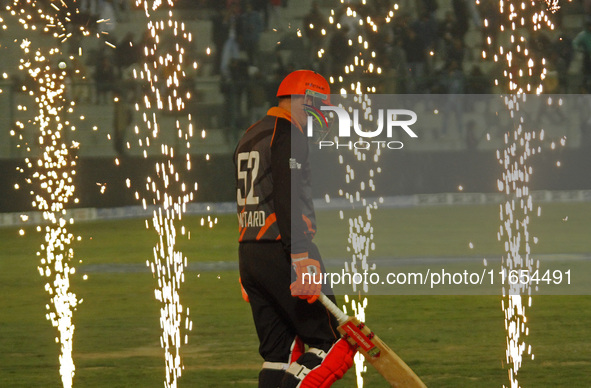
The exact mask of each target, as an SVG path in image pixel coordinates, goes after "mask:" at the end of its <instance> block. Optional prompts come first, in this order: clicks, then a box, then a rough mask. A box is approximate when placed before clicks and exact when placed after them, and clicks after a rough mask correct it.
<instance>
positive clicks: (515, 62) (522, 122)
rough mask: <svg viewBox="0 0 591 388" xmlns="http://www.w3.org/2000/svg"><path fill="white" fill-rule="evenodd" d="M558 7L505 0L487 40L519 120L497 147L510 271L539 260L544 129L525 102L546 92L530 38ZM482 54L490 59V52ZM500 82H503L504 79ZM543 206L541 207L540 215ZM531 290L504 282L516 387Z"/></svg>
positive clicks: (550, 1) (541, 61) (526, 350)
mask: <svg viewBox="0 0 591 388" xmlns="http://www.w3.org/2000/svg"><path fill="white" fill-rule="evenodd" d="M558 8H559V5H558V1H557V0H547V1H546V2H544V1H539V0H538V1H531V0H530V1H521V0H499V8H498V10H499V13H500V15H501V19H500V24H499V26H498V28H499V32H500V34H499V36H498V38H497V39H493V37H487V43H488V45H489V46H490V47H491V48H492V49H493V50H492V52H493V59H494V61H495V62H499V61H502V60H504V61H505V65H506V66H505V68H504V70H503V77H504V79H505V81H506V82H507V88H506V89H505V88H504V87H502V86H501V88H502V89H503V90H506V91H507V92H508V93H509V94H507V95H505V96H504V102H505V105H506V107H507V109H508V110H509V113H510V115H511V119H512V120H513V123H514V129H513V130H512V131H509V132H507V133H505V136H504V143H505V146H504V149H501V150H497V159H498V161H499V164H501V165H502V166H503V168H504V172H503V174H502V177H501V178H500V179H498V182H497V185H498V189H499V191H500V192H503V193H505V194H506V196H507V200H506V202H505V203H504V204H503V205H501V206H500V209H499V210H500V211H499V218H500V221H501V225H500V227H499V231H498V233H497V238H498V240H499V241H502V242H504V246H505V256H504V257H503V271H506V272H507V271H511V270H522V269H523V270H529V271H531V270H532V269H534V268H535V267H536V265H539V262H538V261H537V260H534V259H533V257H532V250H531V245H532V242H533V241H536V238H535V237H533V236H531V235H530V232H529V224H530V221H531V218H530V216H533V215H534V214H535V211H534V204H533V198H532V195H531V193H530V191H529V182H530V180H531V176H532V174H533V168H532V166H531V163H530V158H531V157H532V156H534V155H535V154H536V153H539V152H540V151H541V149H542V148H541V145H542V141H543V140H544V131H543V130H540V131H538V130H536V129H531V128H529V127H530V126H531V124H530V123H528V122H527V121H526V119H525V115H524V114H522V113H521V112H520V105H522V104H524V103H525V102H526V100H527V95H526V93H535V94H537V95H539V94H541V93H542V92H543V81H544V79H545V78H546V75H547V69H546V65H547V63H546V59H545V58H536V57H535V55H534V53H533V52H532V49H531V47H530V46H529V42H530V39H531V38H533V34H535V33H537V32H538V31H540V30H541V29H543V28H548V29H554V25H553V24H552V21H551V18H550V14H551V13H552V12H556V11H557V10H558ZM484 24H485V26H488V20H484ZM495 45H497V48H496V49H495V47H494V46H495ZM495 50H496V51H495ZM482 55H483V58H486V56H487V53H486V51H483V53H482ZM495 84H496V85H497V86H500V85H499V80H498V79H496V80H495ZM540 211H541V208H540V207H538V208H537V214H538V215H539V214H540ZM531 291H532V290H531V286H530V285H528V284H511V285H510V286H509V288H507V289H506V288H505V287H503V300H502V309H503V311H504V315H505V330H506V331H507V336H506V339H507V348H506V361H507V364H508V367H509V369H508V377H509V382H510V387H512V388H517V387H519V386H520V385H519V381H518V372H519V370H520V368H521V364H522V361H523V357H524V355H525V354H528V355H529V356H530V357H531V359H532V360H533V359H534V354H533V353H532V351H531V345H528V344H527V343H526V339H525V337H526V336H527V335H528V334H529V328H528V324H527V316H526V310H527V308H529V307H531V305H532V297H531ZM503 386H505V385H503Z"/></svg>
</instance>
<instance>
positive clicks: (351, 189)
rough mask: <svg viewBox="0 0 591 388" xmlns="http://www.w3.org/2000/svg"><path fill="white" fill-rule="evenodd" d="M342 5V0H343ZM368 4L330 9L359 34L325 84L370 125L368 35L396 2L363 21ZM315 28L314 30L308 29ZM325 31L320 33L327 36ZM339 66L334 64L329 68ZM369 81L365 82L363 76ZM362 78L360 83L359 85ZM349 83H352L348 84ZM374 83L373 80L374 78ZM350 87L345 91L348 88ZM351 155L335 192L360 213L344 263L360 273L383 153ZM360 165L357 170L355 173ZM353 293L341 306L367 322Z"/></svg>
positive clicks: (370, 242) (352, 222) (376, 69)
mask: <svg viewBox="0 0 591 388" xmlns="http://www.w3.org/2000/svg"><path fill="white" fill-rule="evenodd" d="M341 3H342V4H345V1H344V0H341ZM366 6H367V1H366V0H362V1H361V4H359V7H361V8H360V9H357V10H356V9H353V7H350V6H345V5H343V7H344V10H345V14H344V15H343V16H342V17H343V18H342V19H340V20H337V14H336V13H335V10H331V14H330V16H329V20H328V21H329V23H330V24H331V25H333V26H334V28H336V29H337V30H340V29H341V28H342V25H341V22H343V21H344V22H347V23H348V22H351V23H350V24H351V25H354V26H355V28H356V30H355V31H352V33H353V35H355V34H357V36H356V37H355V38H350V39H348V45H349V47H350V49H351V50H352V52H353V54H352V62H351V63H343V64H338V65H339V66H340V71H339V74H331V76H330V77H329V81H330V83H331V84H333V87H335V86H337V87H339V86H340V87H341V89H340V91H339V93H340V94H341V96H343V97H347V93H348V91H349V92H350V93H352V94H353V96H352V97H348V98H352V99H353V101H352V102H351V103H350V104H349V105H348V107H349V108H351V106H356V107H359V108H360V110H361V112H363V115H364V119H369V122H372V121H373V120H372V101H371V98H370V96H369V95H368V94H367V93H376V86H375V84H372V80H371V78H372V77H376V76H379V75H381V74H382V69H381V68H380V66H379V65H378V64H377V53H376V49H375V48H374V47H372V44H371V41H372V39H371V38H372V37H370V36H369V34H377V33H378V30H379V25H381V24H382V23H385V24H388V23H390V21H391V20H392V17H393V16H394V11H395V10H398V4H394V5H393V7H392V9H389V10H388V12H387V13H386V15H385V16H383V20H381V18H380V20H379V21H378V20H374V19H373V18H372V17H371V16H366V17H364V16H363V15H362V13H361V11H362V10H363V7H366ZM312 27H314V26H312ZM325 33H326V32H325V31H324V30H323V31H322V34H323V35H325ZM325 54H326V53H325V51H324V49H320V50H319V51H318V57H319V58H323V57H324V56H325ZM335 68H338V67H337V66H333V69H335ZM368 77H369V78H370V80H368V79H367V78H368ZM360 78H362V79H363V83H365V82H367V83H368V84H366V85H363V84H362V81H361V80H360ZM349 79H352V80H353V81H350V82H349V81H348V80H349ZM376 82H377V80H376ZM347 89H349V90H347ZM349 151H350V152H348V153H345V154H340V155H339V164H341V165H343V166H344V167H345V182H346V185H345V186H344V187H343V188H341V189H340V190H339V196H341V197H344V198H345V199H346V200H347V201H348V202H349V203H350V204H351V205H353V206H354V207H356V208H360V209H363V210H362V211H361V212H360V214H358V215H356V216H349V217H348V220H347V221H348V225H349V236H348V240H347V241H348V246H347V252H348V253H350V254H351V263H350V265H349V263H348V262H346V263H345V270H346V271H351V272H352V273H353V274H356V273H363V272H364V271H370V270H372V269H374V267H373V266H371V265H370V264H369V263H368V257H369V255H370V252H371V251H373V250H375V242H374V232H373V227H372V225H371V220H372V212H373V211H375V210H376V209H377V207H378V201H369V200H367V199H366V198H365V196H366V195H368V193H369V194H370V195H371V192H374V191H375V189H376V187H375V183H374V180H375V178H376V175H377V174H379V173H380V172H381V169H380V167H379V159H380V155H381V150H380V148H379V147H378V148H376V149H375V153H373V155H372V154H371V152H364V151H360V150H357V149H355V150H349ZM366 163H373V164H374V165H375V167H370V168H367V167H366V166H365V164H366ZM357 167H359V169H357ZM340 217H341V219H344V213H343V211H342V210H341V212H340ZM352 291H353V293H356V294H358V298H359V300H355V299H351V300H350V299H349V297H348V296H347V295H345V302H346V303H350V305H351V309H352V311H353V312H354V314H355V317H357V318H358V319H359V320H360V321H362V322H363V321H365V309H366V308H367V305H368V299H367V297H364V296H363V297H362V293H363V294H367V292H368V285H364V286H363V289H357V287H356V285H353V290H352ZM343 310H344V311H345V312H347V306H346V305H345V306H343ZM364 363H365V360H364V358H363V355H361V354H360V353H357V354H356V355H355V372H356V376H357V378H356V381H357V386H358V387H359V388H361V387H363V384H364V381H363V373H364V372H366V370H367V367H366V366H365V365H364Z"/></svg>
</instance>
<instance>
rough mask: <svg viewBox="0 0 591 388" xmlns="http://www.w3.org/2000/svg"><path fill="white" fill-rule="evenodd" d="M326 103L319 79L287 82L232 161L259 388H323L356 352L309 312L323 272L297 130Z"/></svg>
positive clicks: (326, 318)
mask: <svg viewBox="0 0 591 388" xmlns="http://www.w3.org/2000/svg"><path fill="white" fill-rule="evenodd" d="M329 95H330V87H329V84H328V82H327V81H326V79H324V77H322V76H321V75H320V74H318V73H315V72H313V71H309V70H297V71H294V72H293V73H290V74H289V75H287V76H286V77H285V79H284V80H283V81H282V82H281V84H280V85H279V89H278V91H277V97H278V99H279V102H278V106H276V107H273V108H271V109H269V111H268V112H267V115H266V116H265V117H264V118H263V119H261V120H260V121H258V122H257V123H255V124H254V125H252V126H251V127H250V128H248V130H247V131H246V133H245V134H244V136H243V137H242V139H241V140H240V142H239V143H238V146H237V148H236V151H235V154H234V163H235V167H236V201H237V205H238V206H237V212H238V224H239V235H240V237H239V251H238V252H239V260H240V278H241V284H242V287H243V288H242V291H243V297H244V298H245V300H247V301H249V302H250V306H251V309H252V315H253V319H254V323H255V327H256V330H257V334H258V338H259V341H260V346H259V353H260V354H261V356H262V357H263V359H264V363H263V367H262V370H261V372H260V373H259V387H262V388H277V387H281V388H285V387H294V388H295V387H301V388H325V387H330V386H331V385H332V384H333V383H334V382H335V381H336V380H338V379H340V378H341V377H343V375H344V374H345V372H346V371H347V370H348V369H349V368H350V367H351V366H352V364H353V355H354V353H355V350H354V349H353V348H352V347H351V346H350V345H349V343H348V342H347V341H345V340H343V339H339V338H340V335H339V334H338V332H337V330H336V327H337V322H336V320H335V318H334V317H333V316H332V315H331V314H330V313H329V312H328V311H327V310H326V308H325V307H324V306H323V305H322V304H320V303H319V302H317V299H318V296H319V294H320V292H321V291H322V292H324V293H325V294H327V295H330V294H332V292H331V291H330V286H327V285H322V283H324V282H320V281H319V279H320V278H319V276H320V274H321V273H324V266H323V264H322V260H321V257H320V253H319V252H318V249H317V247H316V245H314V243H313V242H312V238H313V237H314V233H315V232H316V222H315V216H314V207H313V204H312V196H311V186H310V167H311V166H310V165H309V162H308V142H307V137H306V134H305V130H304V126H305V125H306V123H307V113H306V112H309V111H310V109H314V110H315V111H316V112H319V111H318V107H319V105H320V104H329V103H330V100H329V99H330V96H329ZM305 274H307V276H304V275H305ZM314 275H316V278H314V277H313V276H314ZM314 279H316V281H314ZM331 298H332V299H333V301H334V297H332V296H331Z"/></svg>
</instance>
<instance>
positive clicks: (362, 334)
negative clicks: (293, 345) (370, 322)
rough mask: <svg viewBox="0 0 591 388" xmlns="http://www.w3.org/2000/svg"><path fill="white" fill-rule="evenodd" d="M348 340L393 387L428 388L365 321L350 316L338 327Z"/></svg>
mask: <svg viewBox="0 0 591 388" xmlns="http://www.w3.org/2000/svg"><path fill="white" fill-rule="evenodd" d="M338 330H339V332H340V333H341V335H343V337H345V338H346V339H347V341H348V342H349V343H350V344H351V345H353V346H358V350H359V352H360V353H361V354H363V356H364V357H365V359H366V360H367V362H369V363H370V364H371V365H372V366H373V367H374V368H375V369H376V370H377V371H378V372H379V373H380V374H381V375H382V376H383V377H384V379H386V381H387V382H388V383H390V385H391V386H392V387H396V388H426V385H425V384H424V383H423V382H422V381H421V379H420V378H419V377H418V376H417V375H416V374H415V373H414V372H413V370H412V369H410V367H409V366H408V365H406V363H405V362H404V361H403V360H402V359H401V358H400V357H399V356H398V355H397V354H396V353H395V352H394V351H393V350H392V349H390V347H388V345H386V343H385V342H384V341H382V340H381V339H380V338H379V337H378V336H376V335H375V334H374V333H373V332H372V331H371V330H370V329H369V328H368V327H367V326H366V325H365V324H364V323H362V322H360V321H359V320H358V319H357V318H355V317H349V319H347V321H346V322H345V323H343V324H342V325H340V326H339V327H338Z"/></svg>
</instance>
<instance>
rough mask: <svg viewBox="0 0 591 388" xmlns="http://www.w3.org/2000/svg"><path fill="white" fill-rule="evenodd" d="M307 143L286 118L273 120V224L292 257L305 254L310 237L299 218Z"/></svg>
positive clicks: (301, 209)
mask: <svg viewBox="0 0 591 388" xmlns="http://www.w3.org/2000/svg"><path fill="white" fill-rule="evenodd" d="M307 157H308V144H307V141H306V138H305V136H304V135H303V134H302V133H300V132H299V130H297V129H295V128H294V129H292V125H291V123H290V122H289V121H287V120H283V119H280V120H278V121H277V126H276V128H275V135H274V138H273V143H272V145H271V163H272V175H273V187H274V190H273V195H274V198H273V200H274V203H275V212H276V215H277V225H278V227H279V231H280V233H281V241H282V242H283V246H284V249H285V250H286V252H287V253H289V254H290V255H291V256H292V257H305V256H307V255H308V248H309V244H310V238H309V237H308V235H307V232H308V225H307V224H306V222H305V221H304V218H303V217H302V215H303V214H304V213H303V202H302V198H303V195H304V186H305V184H304V176H303V174H304V170H303V166H305V165H306V163H307Z"/></svg>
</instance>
